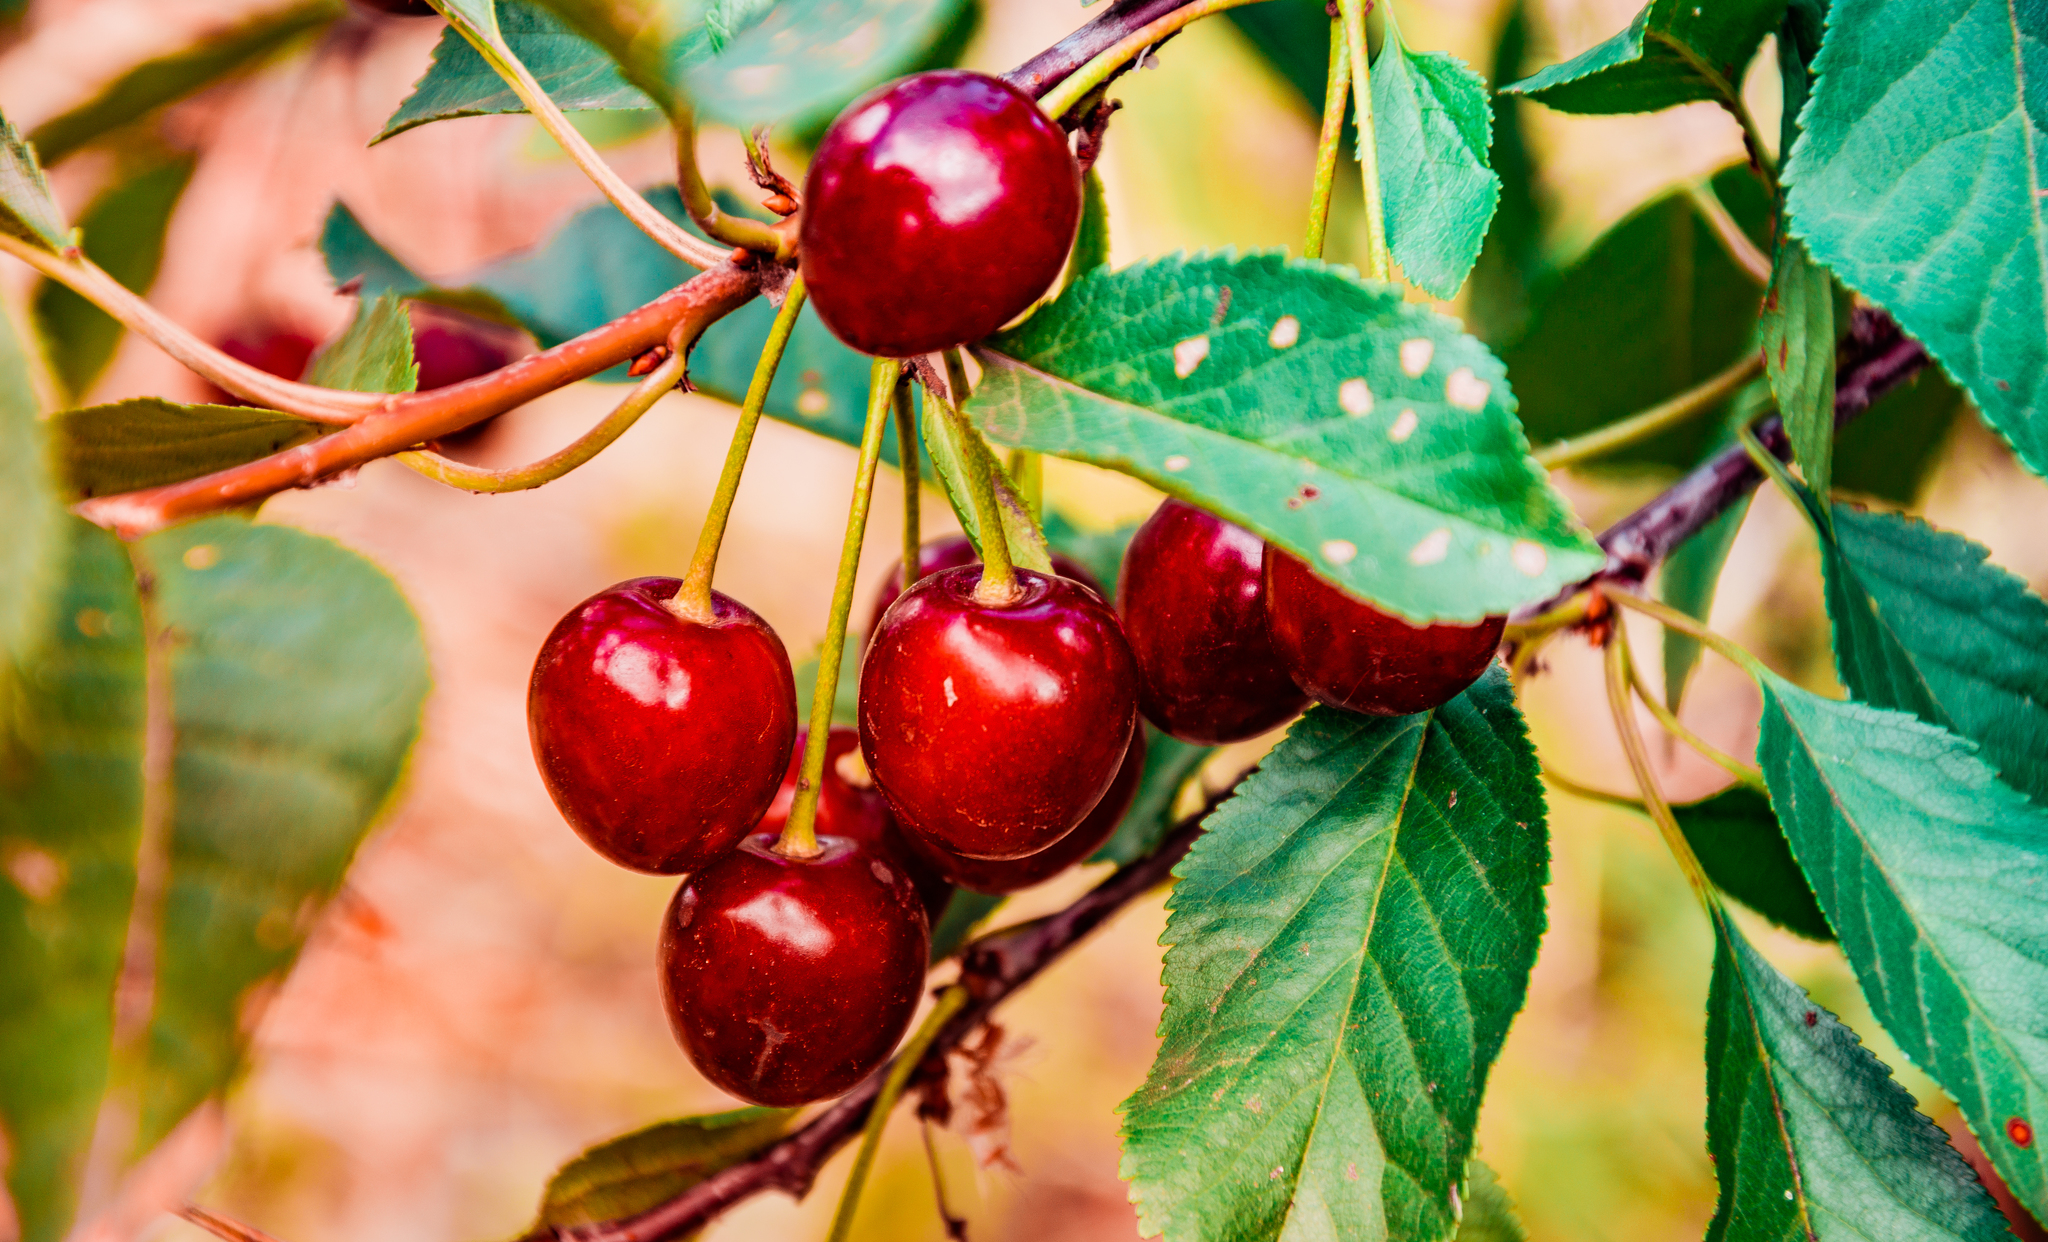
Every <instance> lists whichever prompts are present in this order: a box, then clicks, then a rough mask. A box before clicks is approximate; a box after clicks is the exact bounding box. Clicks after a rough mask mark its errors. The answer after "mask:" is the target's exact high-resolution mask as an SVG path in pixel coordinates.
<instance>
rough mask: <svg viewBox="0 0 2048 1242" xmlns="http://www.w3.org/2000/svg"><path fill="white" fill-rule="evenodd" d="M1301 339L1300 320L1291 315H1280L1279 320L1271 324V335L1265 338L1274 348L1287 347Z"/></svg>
mask: <svg viewBox="0 0 2048 1242" xmlns="http://www.w3.org/2000/svg"><path fill="white" fill-rule="evenodd" d="M1300 339H1301V320H1299V319H1296V318H1295V317H1294V316H1292V315H1282V316H1280V322H1279V323H1276V324H1274V325H1273V335H1271V336H1269V337H1267V338H1266V340H1267V341H1268V342H1269V343H1270V344H1271V345H1272V346H1273V348H1274V349H1287V348H1289V347H1291V346H1292V345H1293V344H1294V343H1295V342H1296V341H1298V340H1300Z"/></svg>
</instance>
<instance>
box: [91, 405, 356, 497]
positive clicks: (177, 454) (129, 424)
mask: <svg viewBox="0 0 2048 1242" xmlns="http://www.w3.org/2000/svg"><path fill="white" fill-rule="evenodd" d="M331 430H333V429H332V428H330V427H324V426H322V425H321V424H319V423H313V422H308V421H306V420H305V419H301V418H294V417H293V416H291V415H289V414H280V413H278V412H277V411H276V410H263V409H257V408H255V407H253V406H232V405H179V404H177V403H175V402H171V401H165V400H164V399H163V398H161V397H137V398H134V399H132V400H128V401H116V402H114V403H113V404H111V405H95V406H88V407H86V408H85V409H82V410H68V411H66V412H65V413H63V414H59V415H58V416H57V417H56V418H55V419H54V420H52V426H51V431H52V434H53V435H54V436H55V437H56V442H57V448H58V452H59V453H60V454H61V456H62V461H63V469H64V481H65V486H66V489H67V491H68V492H69V493H70V495H72V496H73V497H77V498H84V497H87V496H113V495H117V494H119V493H121V492H132V491H135V490H136V489H138V488H144V487H159V486H162V485H163V484H165V483H176V482H179V481H181V480H184V479H196V478H198V477H199V476H200V475H202V474H211V473H213V472H214V471H216V470H225V469H227V468H228V467H229V466H239V465H241V464H242V463H243V462H248V461H255V460H256V459H257V458H259V457H267V456H269V455H270V454H272V453H275V452H279V451H281V450H283V449H288V448H291V447H293V446H294V445H299V444H304V443H306V442H307V441H309V440H314V439H318V438H319V437H320V436H322V435H325V434H327V433H328V432H329V431H331Z"/></svg>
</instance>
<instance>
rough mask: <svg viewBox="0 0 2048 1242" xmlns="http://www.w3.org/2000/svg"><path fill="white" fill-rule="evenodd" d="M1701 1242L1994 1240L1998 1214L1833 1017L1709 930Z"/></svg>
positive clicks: (1721, 922) (1720, 918)
mask: <svg viewBox="0 0 2048 1242" xmlns="http://www.w3.org/2000/svg"><path fill="white" fill-rule="evenodd" d="M1714 930H1715V939H1714V977H1713V983H1712V985H1711V987H1710V989H1709V991H1708V995H1707V1146H1708V1150H1709V1151H1710V1152H1711V1153H1712V1156H1713V1160H1714V1175H1715V1177H1716V1178H1718V1179H1719V1181H1720V1183H1721V1201H1720V1206H1719V1208H1718V1209H1717V1210H1716V1211H1715V1213H1714V1220H1713V1223H1712V1224H1711V1225H1709V1226H1708V1227H1707V1239H1708V1242H1781V1240H1782V1239H1787V1238H1803V1239H1808V1240H1809V1242H1837V1240H1839V1242H1863V1240H1867V1239H1877V1238H1884V1239H1899V1240H1901V1242H1903V1240H1904V1239H1909V1238H1910V1239H1914V1240H1915V1242H1944V1240H1945V1242H1995V1240H1996V1239H1999V1238H2006V1237H2009V1236H2010V1235H2009V1234H2008V1233H2007V1232H2006V1230H2005V1221H2004V1219H2003V1218H2002V1217H2000V1216H1999V1214H1998V1207H1997V1205H1996V1204H1994V1203H1993V1202H1992V1201H1991V1196H1989V1195H1987V1194H1985V1193H1984V1187H1983V1186H1982V1185H1981V1184H1979V1183H1978V1181H1977V1177H1976V1175H1975V1174H1974V1173H1972V1172H1971V1171H1970V1167H1969V1166H1968V1165H1967V1164H1964V1163H1963V1158H1962V1157H1961V1156H1960V1155H1957V1154H1956V1150H1955V1148H1953V1147H1951V1146H1949V1143H1948V1138H1947V1136H1946V1135H1944V1134H1942V1132H1941V1129H1940V1127H1938V1126H1936V1125H1935V1124H1934V1123H1933V1122H1932V1121H1929V1120H1928V1119H1927V1118H1926V1117H1925V1116H1924V1115H1922V1114H1921V1113H1920V1112H1919V1111H1918V1110H1917V1109H1915V1108H1914V1106H1913V1097H1912V1096H1910V1095H1908V1094H1907V1093H1906V1090H1905V1088H1903V1087H1901V1086H1900V1085H1899V1084H1898V1083H1897V1082H1896V1081H1894V1080H1893V1078H1892V1075H1891V1071H1890V1070H1888V1069H1886V1068H1885V1067H1884V1065H1883V1064H1882V1063H1880V1062H1879V1061H1878V1059H1877V1058H1876V1057H1874V1056H1872V1055H1870V1051H1869V1049H1867V1048H1865V1047H1864V1046H1863V1043H1862V1041H1861V1040H1859V1039H1857V1038H1856V1034H1855V1032H1853V1031H1851V1030H1850V1029H1849V1028H1848V1027H1846V1026H1843V1025H1842V1023H1841V1022H1840V1020H1838V1019H1837V1018H1836V1017H1835V1015H1833V1014H1831V1013H1829V1012H1828V1011H1827V1010H1825V1009H1823V1008H1821V1007H1820V1006H1819V1005H1818V1004H1815V1003H1814V1001H1813V998H1812V997H1810V996H1808V995H1807V994H1806V993H1805V992H1803V991H1801V990H1800V989H1799V987H1798V985H1796V984H1794V983H1793V982H1792V981H1791V980H1790V979H1787V978H1786V977H1785V976H1783V975H1781V974H1779V973H1778V972H1777V970H1776V969H1775V968H1774V967H1772V965H1771V964H1770V963H1769V962H1767V961H1765V960H1764V959H1763V956H1762V955H1761V954H1759V953H1758V952H1757V951H1756V950H1755V949H1753V948H1751V947H1750V945H1749V942H1748V941H1747V940H1745V939H1744V938H1743V936H1742V933H1741V932H1740V931H1739V930H1737V929H1736V927H1735V925H1734V923H1732V922H1731V921H1730V920H1729V919H1728V917H1727V915H1726V914H1725V913H1718V914H1716V916H1715V918H1714Z"/></svg>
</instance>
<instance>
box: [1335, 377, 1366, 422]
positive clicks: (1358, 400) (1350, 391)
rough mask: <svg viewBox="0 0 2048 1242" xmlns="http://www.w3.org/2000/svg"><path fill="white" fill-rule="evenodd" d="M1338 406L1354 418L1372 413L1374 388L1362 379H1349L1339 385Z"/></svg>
mask: <svg viewBox="0 0 2048 1242" xmlns="http://www.w3.org/2000/svg"><path fill="white" fill-rule="evenodd" d="M1337 404H1338V405H1341V406H1343V407H1344V412H1345V413H1346V414H1349V415H1350V416H1351V417H1353V418H1364V417H1365V416H1366V415H1368V414H1370V413H1372V388H1371V387H1370V386H1368V385H1367V384H1366V382H1365V381H1364V380H1362V379H1348V380H1345V381H1344V382H1343V383H1341V384H1339V385H1337Z"/></svg>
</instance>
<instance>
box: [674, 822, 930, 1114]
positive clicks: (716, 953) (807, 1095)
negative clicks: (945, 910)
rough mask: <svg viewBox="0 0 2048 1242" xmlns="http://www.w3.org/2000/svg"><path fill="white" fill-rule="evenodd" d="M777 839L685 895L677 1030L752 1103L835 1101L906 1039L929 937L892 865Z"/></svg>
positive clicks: (712, 1070) (714, 1077)
mask: <svg viewBox="0 0 2048 1242" xmlns="http://www.w3.org/2000/svg"><path fill="white" fill-rule="evenodd" d="M774 845H775V838H774V837H771V836H768V835H766V834H760V835H756V836H751V837H748V838H747V839H746V840H745V841H744V842H742V843H741V844H740V847H739V848H738V849H736V850H734V851H733V852H732V853H730V854H727V855H726V856H725V857H724V858H722V859H720V860H719V861H718V862H716V863H713V864H712V865H711V866H709V867H706V868H705V869H704V870H703V871H701V872H699V873H697V874H696V875H694V876H692V877H690V879H689V880H688V881H687V882H686V883H684V885H683V886H682V887H681V888H680V889H677V890H676V895H675V900H673V901H671V902H670V903H669V907H668V914H667V915H666V916H665V917H664V918H663V919H662V924H661V949H660V974H661V994H662V1000H663V1001H664V1002H665V1004H666V1007H667V1009H668V1022H669V1029H670V1030H672V1031H674V1032H675V1036H676V1042H677V1043H679V1044H681V1045H682V1046H683V1051H685V1052H687V1053H689V1054H690V1060H691V1061H692V1062H694V1063H695V1064H696V1066H697V1069H698V1070H699V1071H701V1072H702V1073H703V1075H704V1076H705V1077H706V1078H709V1079H710V1080H711V1081H712V1082H713V1083H715V1084H717V1085H718V1086H719V1087H721V1088H723V1089H724V1090H726V1091H729V1092H731V1093H732V1094H734V1095H736V1096H738V1097H740V1098H741V1099H743V1100H748V1101H750V1102H752V1103H755V1104H771V1105H776V1106H778V1107H784V1108H787V1107H792V1106H795V1105H798V1104H808V1103H810V1102H812V1101H813V1100H823V1099H828V1098H830V1097H832V1096H835V1095H839V1094H841V1093H843V1092H845V1091H846V1090H847V1089H848V1088H849V1087H852V1086H853V1085H854V1084H855V1083H857V1082H859V1081H860V1080H861V1079H863V1078H866V1077H867V1076H868V1075H869V1074H871V1073H873V1072H874V1071H875V1070H876V1069H877V1068H878V1067H879V1066H880V1065H881V1064H882V1062H883V1061H885V1060H887V1059H888V1057H889V1052H890V1050H891V1049H893V1048H895V1047H896V1041H897V1040H899V1039H901V1038H903V1032H904V1030H905V1029H906V1028H907V1027H908V1026H909V1025H910V1017H911V1014H912V1013H914V1012H915V1011H916V1009H917V997H918V990H919V989H920V988H921V987H922V986H923V984H924V972H925V965H926V960H927V958H928V957H929V956H930V954H931V928H930V925H929V924H928V923H927V922H926V921H925V913H924V907H923V906H921V905H919V904H918V900H917V891H916V890H915V889H914V888H912V887H911V883H910V877H909V876H908V875H906V874H905V873H904V870H903V868H902V866H901V865H900V864H899V863H898V862H897V861H896V860H895V859H893V858H890V857H888V856H887V855H885V854H879V853H875V852H872V851H870V850H868V849H867V848H866V847H864V846H862V845H861V844H860V843H858V842H856V841H850V840H848V839H847V838H845V837H821V838H819V840H818V845H819V853H818V854H817V855H816V856H815V857H812V858H801V859H798V858H784V857H783V856H782V855H780V854H777V853H776V852H775V849H774Z"/></svg>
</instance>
